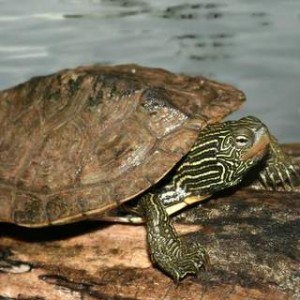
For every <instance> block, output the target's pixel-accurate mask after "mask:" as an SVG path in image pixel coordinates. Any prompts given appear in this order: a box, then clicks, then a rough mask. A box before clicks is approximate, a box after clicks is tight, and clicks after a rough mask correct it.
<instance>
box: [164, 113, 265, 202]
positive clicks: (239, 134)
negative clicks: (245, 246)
mask: <svg viewBox="0 0 300 300" xmlns="http://www.w3.org/2000/svg"><path fill="white" fill-rule="evenodd" d="M262 136H264V137H265V139H266V140H268V141H266V142H265V143H269V134H268V130H267V128H266V127H265V125H264V124H263V123H261V121H260V120H258V119H257V118H255V117H246V118H243V119H241V120H239V121H227V122H224V123H220V124H214V125H210V126H208V127H207V128H206V129H204V130H203V131H202V132H201V133H200V135H199V137H198V139H197V141H196V143H195V144H194V146H193V147H192V149H191V150H190V152H189V153H188V155H187V156H186V158H185V159H184V161H183V162H182V164H181V165H180V166H179V167H178V170H177V171H176V174H175V175H174V177H173V178H172V180H171V182H170V184H168V185H166V186H165V188H164V189H163V190H162V191H161V192H160V195H159V198H160V200H161V201H162V202H163V203H164V204H165V205H167V206H168V205H170V204H172V203H175V202H178V201H182V200H183V199H184V198H186V197H188V196H190V195H195V194H196V195H200V196H202V195H212V194H213V193H215V192H217V191H220V190H223V189H225V188H228V187H231V186H233V185H236V184H237V183H239V182H240V181H241V180H242V178H243V175H244V174H245V173H246V172H247V171H248V170H249V169H250V168H251V167H252V166H253V165H255V164H256V163H257V162H258V161H259V160H260V159H261V158H262V156H263V155H264V154H265V153H266V152H267V150H268V147H267V145H266V147H265V149H263V152H262V153H257V154H256V153H255V154H256V155H252V156H251V157H250V159H246V160H244V159H242V158H243V156H244V155H245V154H246V153H247V152H249V150H250V149H252V151H253V149H254V150H255V148H253V147H256V144H257V143H258V142H260V139H261V137H262Z"/></svg>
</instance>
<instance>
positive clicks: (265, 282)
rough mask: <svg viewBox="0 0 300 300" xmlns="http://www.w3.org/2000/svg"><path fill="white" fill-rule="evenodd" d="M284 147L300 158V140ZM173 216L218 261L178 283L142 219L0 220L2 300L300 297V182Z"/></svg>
mask: <svg viewBox="0 0 300 300" xmlns="http://www.w3.org/2000/svg"><path fill="white" fill-rule="evenodd" d="M285 148H286V151H287V152H288V153H289V154H290V155H291V156H292V158H293V160H294V161H295V163H297V164H300V144H293V145H287V146H285ZM200 206H201V207H200ZM175 220H176V228H177V230H178V232H179V233H180V234H181V235H182V236H183V238H184V239H187V240H188V241H189V242H193V241H200V242H202V243H203V244H205V245H206V248H207V250H208V252H209V254H210V259H211V266H210V268H209V269H208V270H206V271H204V270H203V272H201V273H200V274H199V276H198V277H193V276H190V277H187V278H185V279H184V280H182V281H181V282H180V283H178V284H176V283H174V282H173V281H172V280H171V279H170V278H169V277H168V276H166V275H165V274H163V273H162V272H161V271H160V270H158V269H157V268H155V267H154V266H153V265H152V263H151V262H150V260H149V257H148V254H147V250H146V242H145V229H144V227H143V226H142V225H136V226H134V225H121V224H108V223H103V222H95V221H93V222H87V221H86V222H80V223H76V224H70V225H65V226H57V227H47V228H42V229H26V228H21V227H18V226H15V225H11V224H0V299H23V300H25V299H65V300H68V299H126V300H129V299H149V300H150V299H187V300H188V299H191V300H192V299H193V300H194V299H202V300H212V299H218V300H221V299H235V300H238V299H256V300H260V299H261V300H262V299H264V300H266V299H270V300H271V299H272V300H273V299H278V300H281V299H293V300H297V299H300V262H299V257H300V242H299V239H300V231H299V226H300V187H299V186H297V187H296V189H295V191H293V192H292V191H284V190H279V191H271V190H270V191H269V190H262V189H261V188H260V186H259V184H257V183H254V184H252V185H251V186H247V185H246V186H243V187H241V186H240V187H237V188H235V189H232V190H230V191H226V192H223V193H220V194H219V195H217V196H216V197H214V198H213V199H210V200H209V201H207V202H206V203H202V204H201V205H197V206H195V207H193V208H191V209H188V210H186V211H184V212H183V213H181V214H180V215H178V216H177V217H175Z"/></svg>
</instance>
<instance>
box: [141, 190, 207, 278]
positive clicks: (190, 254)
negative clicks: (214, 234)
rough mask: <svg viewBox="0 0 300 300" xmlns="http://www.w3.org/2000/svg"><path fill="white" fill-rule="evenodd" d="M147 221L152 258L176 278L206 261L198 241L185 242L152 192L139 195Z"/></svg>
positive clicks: (198, 267) (195, 269)
mask: <svg viewBox="0 0 300 300" xmlns="http://www.w3.org/2000/svg"><path fill="white" fill-rule="evenodd" d="M140 205H141V206H140V207H141V209H142V211H143V215H144V218H145V221H146V227H147V241H148V246H149V251H150V255H151V259H152V261H153V262H154V263H155V264H157V265H158V266H159V268H160V269H162V270H163V271H164V272H165V273H167V274H168V275H170V276H171V277H172V278H173V279H174V280H175V281H177V282H178V281H179V280H180V279H182V278H183V277H185V276H186V275H187V274H197V273H198V272H199V271H200V269H201V268H203V267H205V265H206V264H208V263H209V258H208V255H207V253H206V251H205V249H204V248H203V246H201V245H200V244H199V243H193V244H186V243H184V242H183V241H182V240H181V239H180V238H179V237H178V235H177V233H176V231H175V228H174V227H173V225H172V224H171V222H170V218H169V216H168V214H167V212H166V209H165V208H164V206H163V205H162V203H161V202H160V201H159V199H158V197H157V196H156V195H155V194H148V195H146V196H144V197H143V198H142V199H141V203H140Z"/></svg>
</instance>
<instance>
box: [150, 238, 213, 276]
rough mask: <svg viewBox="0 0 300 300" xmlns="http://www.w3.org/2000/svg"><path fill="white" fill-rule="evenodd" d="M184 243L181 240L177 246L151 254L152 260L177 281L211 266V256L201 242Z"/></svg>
mask: <svg viewBox="0 0 300 300" xmlns="http://www.w3.org/2000/svg"><path fill="white" fill-rule="evenodd" d="M184 245H185V244H182V243H181V241H180V242H179V243H177V247H173V248H172V247H170V248H169V249H165V250H166V251H161V252H158V251H155V252H153V253H152V254H151V258H152V261H153V262H154V263H155V264H157V265H158V267H159V268H160V269H161V270H162V271H163V272H165V273H166V274H168V275H169V276H170V277H172V278H173V279H174V281H175V282H179V281H180V280H181V279H183V278H184V277H185V276H187V275H197V274H198V273H199V272H200V270H201V269H203V268H204V269H205V268H207V267H208V266H209V257H208V255H207V253H206V251H205V250H204V248H203V247H202V246H201V245H200V244H198V243H196V244H193V245H189V247H187V245H185V246H186V247H184Z"/></svg>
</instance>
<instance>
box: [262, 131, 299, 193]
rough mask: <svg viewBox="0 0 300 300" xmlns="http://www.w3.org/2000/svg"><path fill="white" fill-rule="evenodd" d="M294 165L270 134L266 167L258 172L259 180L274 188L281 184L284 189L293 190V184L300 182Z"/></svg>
mask: <svg viewBox="0 0 300 300" xmlns="http://www.w3.org/2000/svg"><path fill="white" fill-rule="evenodd" d="M298 172H299V171H298V170H297V168H296V166H295V165H294V164H293V163H292V161H291V159H290V158H289V157H288V155H286V154H285V153H284V152H283V150H282V148H281V147H280V145H279V144H278V142H277V140H276V139H275V138H274V137H273V136H271V143H270V153H269V157H268V158H267V161H266V167H265V168H264V169H263V170H262V172H261V173H260V181H261V183H262V184H263V185H264V186H265V187H266V188H268V187H271V188H272V189H274V190H276V187H277V186H278V185H281V186H282V187H283V188H284V189H285V190H287V191H288V190H291V191H294V190H295V185H296V184H298V183H299V182H300V175H299V173H298Z"/></svg>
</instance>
